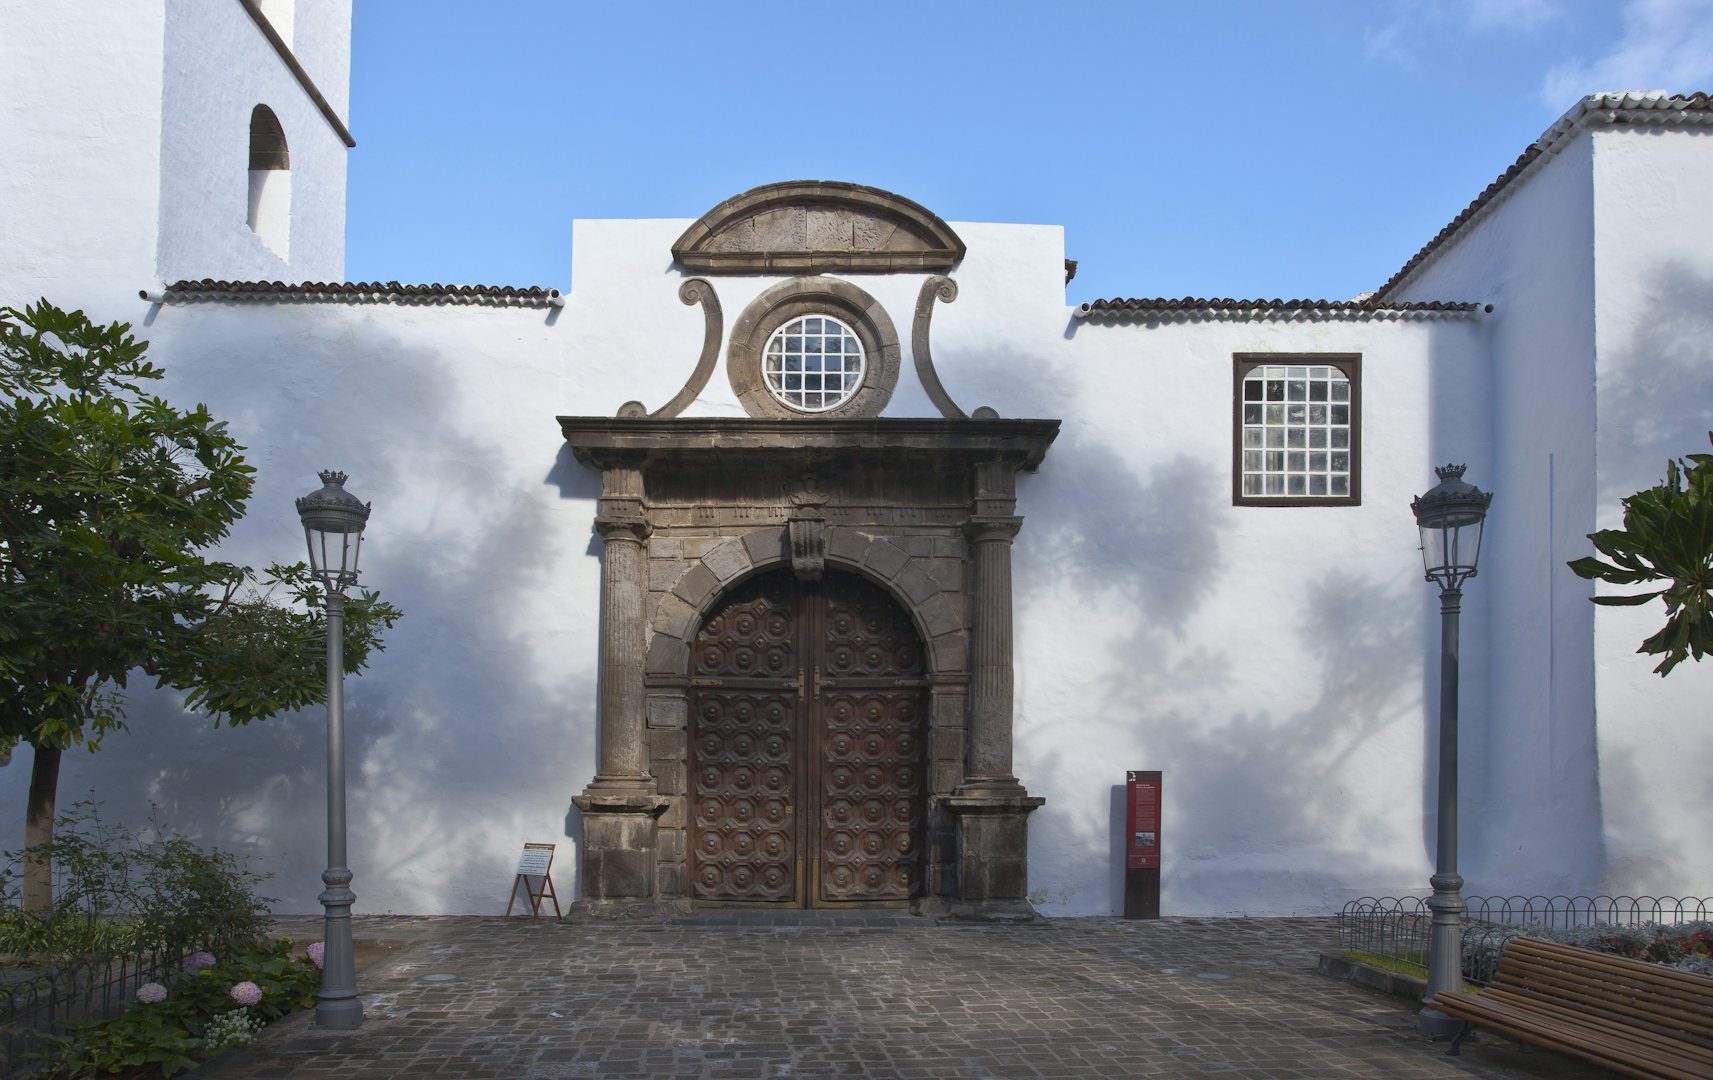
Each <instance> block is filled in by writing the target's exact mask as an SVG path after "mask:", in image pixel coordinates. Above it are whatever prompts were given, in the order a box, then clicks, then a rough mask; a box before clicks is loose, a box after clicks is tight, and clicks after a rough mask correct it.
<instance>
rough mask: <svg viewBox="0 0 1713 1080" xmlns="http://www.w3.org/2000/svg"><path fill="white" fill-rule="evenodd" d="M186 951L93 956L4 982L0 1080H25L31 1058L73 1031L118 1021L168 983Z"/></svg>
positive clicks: (12, 976) (0, 1011) (7, 976)
mask: <svg viewBox="0 0 1713 1080" xmlns="http://www.w3.org/2000/svg"><path fill="white" fill-rule="evenodd" d="M184 956H185V954H184V951H183V950H180V949H175V950H168V951H150V952H131V953H118V954H114V955H107V956H92V957H87V958H85V959H81V960H77V961H74V962H72V963H70V964H66V965H64V966H62V967H58V968H56V969H54V970H52V971H44V972H41V973H39V974H37V973H30V972H17V971H12V972H6V973H5V975H4V977H3V979H0V1077H14V1076H27V1075H29V1071H30V1060H31V1055H32V1053H33V1052H34V1051H36V1050H37V1049H39V1048H40V1047H41V1046H42V1044H43V1043H44V1042H46V1041H47V1039H48V1038H49V1037H50V1036H54V1035H64V1034H65V1033H66V1032H67V1031H68V1030H69V1029H70V1028H71V1026H72V1025H74V1024H77V1023H81V1022H83V1021H86V1020H105V1019H107V1018H108V1017H111V1016H117V1015H118V1014H119V1012H120V1010H122V1009H123V1008H124V1007H125V1004H126V1002H128V1001H130V1000H131V998H132V997H133V996H135V995H136V993H137V988H138V987H140V986H142V985H143V984H144V983H146V982H165V981H166V980H167V979H168V978H170V977H171V976H172V975H173V974H174V973H175V972H177V971H178V970H179V969H180V967H182V965H183V963H184Z"/></svg>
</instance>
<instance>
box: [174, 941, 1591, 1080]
mask: <svg viewBox="0 0 1713 1080" xmlns="http://www.w3.org/2000/svg"><path fill="white" fill-rule="evenodd" d="M318 927H319V921H318V920H314V919H295V918H294V919H289V920H281V929H282V931H283V932H288V933H292V934H293V936H298V937H308V938H314V937H318V936H319V933H318ZM356 936H357V938H358V941H359V960H360V961H361V963H362V968H361V970H360V973H359V978H358V984H359V987H360V988H361V990H362V991H363V998H364V1005H365V1009H366V1017H367V1019H366V1023H365V1024H364V1026H363V1027H362V1028H361V1029H360V1030H358V1031H356V1032H324V1031H318V1030H317V1029H316V1028H315V1027H314V1026H313V1024H312V1022H311V1021H312V1016H311V1014H309V1013H301V1014H298V1015H295V1016H292V1017H289V1018H287V1019H285V1020H283V1021H281V1022H279V1023H277V1024H274V1025H272V1026H271V1027H269V1028H268V1029H267V1030H266V1031H265V1032H263V1034H262V1036H261V1037H260V1038H259V1039H258V1040H257V1042H256V1044H255V1045H254V1046H252V1047H251V1048H249V1049H248V1050H245V1051H241V1052H238V1053H234V1054H230V1055H227V1056H224V1057H222V1058H220V1059H219V1060H217V1061H214V1062H211V1063H209V1064H208V1065H207V1066H204V1067H203V1069H201V1070H200V1071H199V1073H198V1075H199V1076H205V1077H210V1078H239V1077H244V1078H249V1077H254V1078H257V1080H273V1078H286V1077H292V1078H296V1077H304V1078H308V1077H316V1078H330V1080H332V1078H346V1077H424V1076H433V1077H495V1078H499V1077H505V1078H540V1080H559V1078H582V1077H596V1078H605V1077H675V1078H676V1077H683V1078H690V1077H696V1078H706V1080H719V1078H732V1080H740V1078H741V1080H774V1078H781V1077H793V1078H796V1077H872V1078H876V1080H879V1078H888V1080H913V1078H921V1080H1048V1078H1072V1077H1074V1078H1078V1080H1081V1078H1085V1077H1218V1078H1223V1080H1251V1078H1253V1080H1260V1078H1304V1080H1307V1078H1317V1080H1318V1078H1323V1077H1385V1078H1394V1077H1395V1078H1404V1080H1413V1078H1418V1077H1419V1078H1424V1080H1425V1078H1433V1077H1491V1078H1496V1080H1498V1078H1503V1080H1521V1078H1524V1077H1543V1078H1544V1077H1554V1078H1565V1080H1582V1078H1592V1077H1602V1076H1606V1075H1608V1074H1607V1073H1605V1072H1603V1071H1601V1070H1597V1069H1592V1068H1589V1067H1585V1066H1582V1065H1580V1064H1579V1063H1577V1062H1574V1061H1572V1060H1570V1059H1567V1058H1563V1057H1560V1056H1558V1055H1556V1054H1549V1053H1544V1052H1527V1053H1523V1052H1519V1051H1518V1050H1517V1049H1516V1047H1515V1046H1514V1044H1510V1043H1507V1042H1505V1041H1503V1040H1500V1039H1498V1038H1497V1037H1496V1036H1492V1035H1487V1036H1483V1037H1482V1038H1481V1040H1480V1041H1479V1042H1478V1043H1476V1044H1471V1045H1466V1046H1465V1048H1464V1053H1463V1055H1462V1056H1461V1057H1458V1058H1448V1057H1445V1056H1444V1053H1443V1050H1444V1048H1443V1046H1441V1045H1436V1044H1430V1043H1428V1042H1426V1041H1425V1040H1423V1039H1421V1038H1420V1037H1418V1036H1416V1035H1415V1034H1414V1031H1413V1023H1414V1012H1415V1010H1414V1008H1413V1007H1412V1006H1411V1004H1410V1003H1409V1002H1407V1001H1402V1000H1400V999H1396V998H1390V997H1385V996H1382V995H1379V994H1376V993H1373V992H1371V991H1367V990H1364V989H1361V988H1359V987H1354V986H1350V985H1348V984H1345V983H1342V982H1338V981H1335V980H1332V979H1329V978H1326V977H1324V976H1321V975H1318V974H1317V973H1316V972H1315V970H1314V968H1315V964H1316V959H1317V957H1318V954H1319V953H1320V952H1322V951H1327V950H1332V949H1334V948H1335V947H1336V941H1337V933H1336V928H1335V926H1334V922H1333V920H1331V919H1163V920H1158V921H1149V922H1140V921H1127V920H1122V919H1112V918H1091V919H1054V920H1044V921H1042V922H1038V923H1034V924H1028V925H1007V926H999V925H972V924H947V923H937V922H935V921H934V920H931V919H923V918H915V917H912V916H909V915H905V914H894V913H860V914H858V913H833V914H828V913H819V912H810V913H790V912H784V913H734V912H727V911H720V912H709V913H706V914H704V915H697V916H693V917H689V918H683V919H663V920H660V921H655V922H636V923H597V922H575V921H567V922H546V921H543V922H539V923H534V924H531V923H529V922H528V921H526V920H523V919H512V920H509V921H508V920H504V919H482V918H428V919H404V918H395V917H368V918H359V919H358V920H357V925H356Z"/></svg>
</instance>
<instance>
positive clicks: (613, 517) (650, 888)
mask: <svg viewBox="0 0 1713 1080" xmlns="http://www.w3.org/2000/svg"><path fill="white" fill-rule="evenodd" d="M595 529H596V531H597V532H599V533H600V534H601V538H602V539H603V540H604V541H605V546H604V549H603V552H602V559H601V700H600V713H599V724H600V757H599V765H598V769H597V771H596V773H595V779H594V780H593V782H591V783H590V784H589V786H588V787H586V788H584V789H583V794H581V795H579V796H576V797H575V798H573V799H572V800H571V802H572V804H573V805H575V806H576V807H577V809H579V810H581V811H582V812H583V848H582V854H583V875H582V886H583V899H582V901H581V906H582V907H583V909H584V910H585V911H587V912H589V913H591V914H610V913H620V912H622V911H623V910H625V909H628V908H630V907H633V906H635V905H636V904H638V903H646V902H648V901H650V900H651V899H652V898H653V896H654V847H655V818H656V817H657V816H658V815H659V814H660V812H661V811H662V810H664V809H665V807H666V800H665V799H663V798H661V797H660V795H659V793H658V792H657V791H656V788H655V783H654V778H653V777H652V776H650V775H649V773H648V746H647V743H646V741H645V739H644V732H643V727H644V721H645V704H644V698H643V627H644V616H643V610H642V604H643V584H644V579H645V576H646V575H645V570H644V567H645V566H646V558H647V551H646V549H645V544H646V542H647V540H648V536H649V533H650V531H651V528H650V526H649V523H648V518H647V515H646V514H645V513H644V511H643V486H642V469H641V467H640V462H630V461H621V462H615V463H609V464H607V465H606V466H605V467H604V468H603V469H602V472H601V502H600V511H599V513H598V515H597V516H596V518H595Z"/></svg>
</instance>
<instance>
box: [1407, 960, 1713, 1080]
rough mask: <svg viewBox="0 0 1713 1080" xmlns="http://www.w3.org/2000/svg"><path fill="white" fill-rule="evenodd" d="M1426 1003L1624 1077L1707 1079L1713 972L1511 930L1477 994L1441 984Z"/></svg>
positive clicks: (1712, 1059) (1712, 1066)
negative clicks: (1443, 987)
mask: <svg viewBox="0 0 1713 1080" xmlns="http://www.w3.org/2000/svg"><path fill="white" fill-rule="evenodd" d="M1433 1007H1434V1008H1436V1009H1438V1010H1440V1011H1441V1012H1443V1013H1445V1014H1446V1015H1448V1016H1452V1017H1456V1018H1457V1019H1459V1020H1462V1021H1464V1022H1465V1025H1464V1028H1463V1030H1462V1031H1461V1032H1460V1033H1459V1034H1458V1036H1457V1038H1456V1039H1454V1040H1452V1044H1451V1050H1450V1051H1448V1052H1449V1053H1456V1052H1457V1048H1458V1045H1459V1044H1460V1043H1461V1042H1462V1041H1463V1037H1464V1036H1465V1035H1467V1034H1468V1033H1469V1030H1470V1028H1469V1025H1470V1024H1479V1025H1481V1026H1482V1027H1487V1028H1492V1029H1494V1030H1495V1031H1500V1032H1503V1033H1504V1034H1506V1035H1509V1036H1511V1037H1512V1038H1515V1039H1519V1040H1521V1041H1523V1042H1529V1043H1534V1044H1535V1045H1537V1046H1541V1047H1546V1048H1549V1049H1552V1050H1557V1051H1560V1052H1562V1053H1566V1054H1571V1055H1574V1056H1576V1057H1580V1058H1583V1059H1585V1060H1587V1061H1591V1062H1594V1063H1595V1064H1597V1065H1600V1066H1603V1067H1604V1068H1607V1069H1611V1070H1613V1071H1614V1072H1619V1073H1623V1074H1625V1075H1626V1076H1642V1077H1669V1078H1671V1080H1707V1078H1709V1077H1713V979H1710V978H1707V977H1705V976H1701V975H1692V974H1690V973H1689V972H1687V971H1678V970H1676V969H1674V968H1667V967H1660V966H1659V965H1658V964H1648V963H1644V962H1642V961H1640V960H1629V959H1626V958H1624V957H1621V956H1610V955H1608V954H1606V953H1598V952H1592V951H1590V950H1588V949H1578V948H1574V947H1572V946H1569V945H1559V944H1557V943H1555V942H1551V941H1542V940H1541V939H1540V938H1531V937H1517V938H1512V939H1511V940H1510V941H1509V942H1507V943H1506V945H1505V952H1504V954H1503V955H1502V956H1501V957H1500V959H1499V970H1498V971H1497V972H1495V973H1494V975H1493V983H1492V985H1491V986H1489V987H1488V988H1487V989H1486V990H1484V991H1481V992H1480V993H1475V994H1471V993H1462V992H1456V991H1443V992H1441V993H1439V994H1436V995H1435V996H1434V999H1433Z"/></svg>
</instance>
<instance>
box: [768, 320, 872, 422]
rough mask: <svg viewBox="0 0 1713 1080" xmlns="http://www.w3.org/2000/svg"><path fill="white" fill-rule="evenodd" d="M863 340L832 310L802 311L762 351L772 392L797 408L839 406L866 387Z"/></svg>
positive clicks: (819, 409) (811, 410)
mask: <svg viewBox="0 0 1713 1080" xmlns="http://www.w3.org/2000/svg"><path fill="white" fill-rule="evenodd" d="M863 365H864V358H863V349H862V342H860V341H858V340H857V336H856V332H855V331H853V330H852V329H851V328H850V327H848V326H846V325H845V324H844V323H842V322H840V321H839V320H838V319H835V318H833V317H832V316H830V315H804V316H800V317H799V318H796V319H792V320H791V321H790V322H788V323H786V324H785V325H783V326H781V327H780V328H779V329H777V330H775V331H774V332H773V336H771V337H769V338H768V339H767V346H766V347H765V348H764V349H762V353H761V372H762V377H763V378H764V379H765V381H766V383H767V389H768V392H769V393H771V394H772V395H773V396H774V397H775V398H778V399H779V401H780V402H782V403H783V404H785V405H786V406H787V407H789V408H792V409H796V410H798V411H799V412H807V413H820V412H828V411H830V410H832V409H836V408H838V407H839V406H840V405H843V404H844V403H845V402H847V401H849V400H850V399H851V398H852V397H854V396H856V392H857V391H858V390H860V389H862V376H863Z"/></svg>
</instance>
